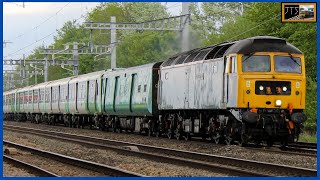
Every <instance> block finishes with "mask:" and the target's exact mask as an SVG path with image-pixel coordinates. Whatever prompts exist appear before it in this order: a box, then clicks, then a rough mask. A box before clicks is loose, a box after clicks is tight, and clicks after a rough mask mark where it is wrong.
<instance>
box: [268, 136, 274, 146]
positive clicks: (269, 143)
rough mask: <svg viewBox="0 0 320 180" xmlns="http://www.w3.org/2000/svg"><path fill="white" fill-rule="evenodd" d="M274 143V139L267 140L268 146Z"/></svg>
mask: <svg viewBox="0 0 320 180" xmlns="http://www.w3.org/2000/svg"><path fill="white" fill-rule="evenodd" d="M272 145H273V139H271V138H269V139H268V140H267V146H268V147H271V146H272Z"/></svg>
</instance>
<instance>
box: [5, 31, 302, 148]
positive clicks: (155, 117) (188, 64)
mask: <svg viewBox="0 0 320 180" xmlns="http://www.w3.org/2000/svg"><path fill="white" fill-rule="evenodd" d="M304 66H305V63H304V55H303V54H302V52H301V51H300V50H299V49H297V48H296V47H294V46H293V45H291V44H289V43H288V42H286V41H285V40H283V39H280V38H275V37H269V36H258V37H252V38H248V39H243V40H239V41H234V42H226V43H221V44H217V45H212V46H209V47H205V48H198V49H194V50H191V51H188V52H184V53H180V54H177V55H175V56H172V57H170V58H169V59H167V60H166V61H164V62H158V63H152V64H148V65H142V66H137V67H131V68H127V69H112V70H107V71H99V72H94V73H90V74H84V75H80V76H75V77H70V78H66V79H62V80H56V81H53V82H47V83H42V84H39V85H34V86H30V87H25V88H21V89H18V90H13V91H8V92H5V93H4V117H5V118H6V119H13V118H14V119H16V120H20V121H23V120H25V119H28V120H30V121H32V122H37V123H38V122H40V121H45V122H47V123H50V124H55V123H64V124H65V125H66V126H70V127H75V126H84V125H90V127H97V128H100V129H103V130H110V129H112V130H113V131H120V132H121V131H122V130H126V131H135V132H139V133H146V134H148V135H155V136H160V135H166V136H168V137H169V138H177V139H181V138H184V139H186V140H187V139H190V138H191V137H192V136H200V137H202V138H210V139H211V140H212V141H213V142H215V143H220V142H226V143H227V144H231V143H238V144H240V145H245V144H246V143H248V142H255V143H256V144H259V143H260V142H261V141H266V142H267V144H268V145H269V146H271V145H272V144H273V142H274V141H280V142H281V143H282V145H284V146H285V145H286V144H287V143H288V142H289V141H294V140H297V138H298V136H299V133H300V129H301V125H302V123H303V122H304V121H305V120H306V116H305V115H304V114H303V110H304V109H305V96H306V89H305V86H306V84H305V82H306V80H305V68H304Z"/></svg>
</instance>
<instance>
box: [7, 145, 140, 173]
mask: <svg viewBox="0 0 320 180" xmlns="http://www.w3.org/2000/svg"><path fill="white" fill-rule="evenodd" d="M3 144H4V145H7V146H9V147H14V148H17V149H20V150H22V151H27V152H31V153H32V154H36V155H39V156H42V157H46V158H49V159H53V160H56V161H59V162H63V163H66V164H70V165H73V166H77V167H81V168H85V169H88V170H92V171H95V172H99V173H102V174H104V175H106V176H124V177H143V175H140V174H138V173H134V172H130V171H126V170H123V169H120V168H116V167H111V166H107V165H104V164H99V163H96V162H91V161H86V160H82V159H78V158H74V157H70V156H65V155H62V154H58V153H53V152H49V151H44V150H40V149H37V148H33V147H29V146H25V145H22V144H18V143H14V142H10V141H5V140H3Z"/></svg>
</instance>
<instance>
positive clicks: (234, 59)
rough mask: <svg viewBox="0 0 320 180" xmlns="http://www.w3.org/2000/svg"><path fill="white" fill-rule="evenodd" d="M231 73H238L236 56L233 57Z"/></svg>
mask: <svg viewBox="0 0 320 180" xmlns="http://www.w3.org/2000/svg"><path fill="white" fill-rule="evenodd" d="M230 67H231V72H230V73H237V59H236V57H235V56H232V57H231V66H230Z"/></svg>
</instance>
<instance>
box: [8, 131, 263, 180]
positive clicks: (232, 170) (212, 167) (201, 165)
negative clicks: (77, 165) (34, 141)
mask: <svg viewBox="0 0 320 180" xmlns="http://www.w3.org/2000/svg"><path fill="white" fill-rule="evenodd" d="M5 129H7V130H12V131H17V132H23V133H28V134H33V135H38V136H43V137H47V138H55V139H59V140H64V141H70V142H73V143H78V144H81V145H86V146H89V147H91V148H93V147H95V148H100V149H108V150H112V151H115V152H117V153H121V154H123V155H130V156H136V157H139V158H144V159H148V160H152V161H156V162H163V163H170V164H175V165H179V166H186V167H191V168H196V169H203V170H207V171H212V172H215V171H217V172H219V173H221V172H223V173H225V174H228V175H232V176H268V175H267V174H263V173H257V172H252V171H249V170H247V169H243V168H239V167H233V166H228V165H222V164H216V163H208V162H203V161H197V160H193V159H181V158H180V157H172V156H167V155H160V154H154V153H150V152H141V151H140V150H139V149H137V151H135V150H130V149H128V148H129V146H128V148H127V146H120V147H119V146H118V147H117V146H114V145H107V144H104V143H103V142H96V141H94V142H93V141H89V140H84V139H82V137H81V136H80V137H78V136H74V137H71V136H70V137H63V135H57V134H55V135H50V134H46V133H48V132H45V133H43V132H42V133H40V132H32V131H30V130H28V131H27V130H21V129H8V128H7V127H5ZM40 131H42V130H40ZM49 132H51V131H49Z"/></svg>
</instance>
